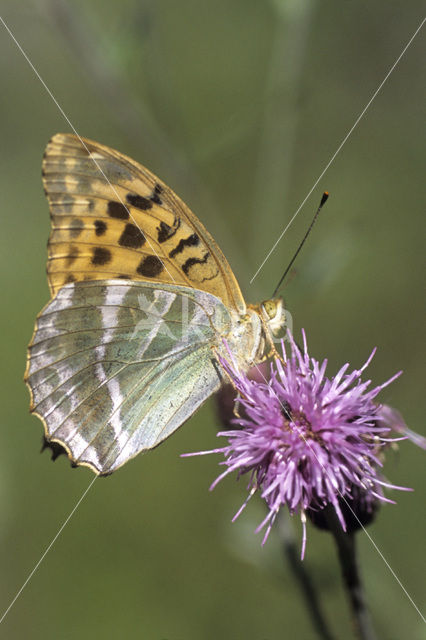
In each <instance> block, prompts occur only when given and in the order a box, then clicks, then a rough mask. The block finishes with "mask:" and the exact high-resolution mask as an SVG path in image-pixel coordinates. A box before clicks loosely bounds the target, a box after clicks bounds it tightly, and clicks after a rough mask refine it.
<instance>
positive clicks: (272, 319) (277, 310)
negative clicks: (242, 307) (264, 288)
mask: <svg viewBox="0 0 426 640" xmlns="http://www.w3.org/2000/svg"><path fill="white" fill-rule="evenodd" d="M261 308H262V311H263V314H264V316H265V319H266V322H267V323H268V326H269V329H270V330H271V332H272V333H273V334H274V335H278V334H279V333H280V332H281V330H282V329H283V328H284V326H285V323H286V315H285V310H284V303H283V299H282V298H273V299H272V300H265V301H264V302H262V305H261Z"/></svg>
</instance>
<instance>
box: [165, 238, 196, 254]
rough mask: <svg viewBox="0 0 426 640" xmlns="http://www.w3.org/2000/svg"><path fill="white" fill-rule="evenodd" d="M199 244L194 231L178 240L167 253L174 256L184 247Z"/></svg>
mask: <svg viewBox="0 0 426 640" xmlns="http://www.w3.org/2000/svg"><path fill="white" fill-rule="evenodd" d="M199 244H200V238H199V236H197V234H196V233H192V234H191V235H190V236H188V237H187V238H182V240H179V242H178V244H177V245H176V247H175V248H174V249H172V250H171V251H170V253H169V256H170V258H174V257H175V256H176V255H177V254H178V253H182V251H183V250H184V249H185V247H196V246H197V245H199Z"/></svg>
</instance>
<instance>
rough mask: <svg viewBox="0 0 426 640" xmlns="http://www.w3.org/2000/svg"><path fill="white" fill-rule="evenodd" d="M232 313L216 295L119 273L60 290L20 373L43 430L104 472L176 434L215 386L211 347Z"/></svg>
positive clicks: (44, 314)
mask: <svg viewBox="0 0 426 640" xmlns="http://www.w3.org/2000/svg"><path fill="white" fill-rule="evenodd" d="M232 323H233V320H232V318H231V315H230V313H229V311H228V310H227V309H226V307H225V306H224V305H223V304H222V303H221V302H220V301H219V300H218V299H217V298H216V297H214V296H212V295H210V294H208V293H206V292H202V291H198V290H195V289H190V288H187V287H177V286H175V285H159V284H155V285H154V284H151V283H144V282H124V281H120V280H111V281H93V282H79V283H75V284H69V285H66V286H64V287H63V288H61V289H60V291H59V293H58V294H57V296H56V297H55V298H54V299H53V300H52V301H51V302H50V303H49V304H48V305H47V306H46V307H45V309H44V310H43V311H42V313H41V314H40V316H39V318H38V320H37V324H36V330H35V333H34V337H33V340H32V343H31V345H30V352H29V360H28V366H27V372H26V378H27V382H28V384H29V386H30V389H31V393H32V407H31V409H32V411H33V412H35V413H36V414H37V415H39V416H40V417H41V418H42V420H43V422H44V425H45V431H46V437H47V439H48V440H53V441H56V442H59V443H61V444H62V445H63V446H64V447H65V448H66V449H67V451H68V452H69V454H70V457H71V458H72V460H73V461H74V462H75V463H77V464H84V465H87V466H90V467H91V468H92V469H93V470H94V471H96V472H97V473H101V474H107V473H111V472H112V471H114V470H115V469H117V468H118V467H119V466H121V465H122V464H124V462H126V461H127V460H128V459H129V458H132V457H133V456H135V455H136V454H137V453H139V452H141V451H143V450H146V449H151V448H152V447H155V446H156V445H158V444H159V443H160V442H161V441H163V440H164V439H165V438H167V437H168V436H169V435H170V434H171V433H173V431H175V430H176V429H177V428H178V427H179V426H180V425H181V424H182V423H183V422H184V421H185V420H186V419H187V418H188V417H189V416H190V415H192V413H193V412H194V411H195V410H196V409H197V408H198V406H199V405H200V404H201V403H202V402H203V401H204V400H205V399H206V398H207V397H208V396H209V395H211V393H213V391H214V390H215V389H217V388H218V386H219V384H220V372H219V368H218V366H217V362H216V359H215V352H214V351H213V350H214V349H218V350H220V349H221V348H222V347H221V344H222V339H223V336H225V335H227V334H228V333H229V332H230V330H231V329H232Z"/></svg>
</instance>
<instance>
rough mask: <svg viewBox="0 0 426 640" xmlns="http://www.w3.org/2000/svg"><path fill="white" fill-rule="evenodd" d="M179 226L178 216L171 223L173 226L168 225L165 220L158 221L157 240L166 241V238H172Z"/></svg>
mask: <svg viewBox="0 0 426 640" xmlns="http://www.w3.org/2000/svg"><path fill="white" fill-rule="evenodd" d="M179 227H180V218H176V220H175V221H174V223H173V226H172V227H170V226H169V225H168V224H167V223H166V222H163V221H162V222H160V224H159V225H158V227H157V233H158V236H157V238H158V242H160V243H161V242H166V240H168V239H169V238H172V237H173V236H174V235H175V233H176V231H177V230H178V229H179Z"/></svg>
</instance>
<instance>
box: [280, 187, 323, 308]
mask: <svg viewBox="0 0 426 640" xmlns="http://www.w3.org/2000/svg"><path fill="white" fill-rule="evenodd" d="M328 195H329V194H328V191H324V193H323V194H322V198H321V202H320V203H319V207H318V209H317V210H316V212H315V215H314V217H313V218H312V222H311V224H310V225H309V227H308V230H307V232H306V233H305V235H304V238H303V240H302V242H301V243H300V244H299V246H298V248H297V250H296V252H295V254H294V256H293V257H292V259H291V260H290V263H289V265H288V267H287V269H286V270H285V271H284V273H283V275H282V276H281V278H280V281H279V283H278V284H277V286H276V287H275V289H274V293H273V294H272V297H273V298H275V296H276V295H277V293H278V291H279V289H280V287H281V285H282V283H283V282H284V280H285V277H286V275H287V274H288V272H289V271H290V269H291V267H292V266H293V264H294V261H295V260H296V258H297V256H298V255H299V253H300V250H301V248H302V247H303V245H304V244H305V242H306V239H307V237H308V235H309V234H310V233H311V231H312V227H313V226H314V224H315V222H316V220H317V218H318V215H319V212H320V211H321V209H322V208H323V206H324V205H325V203H326V202H327V200H328Z"/></svg>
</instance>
